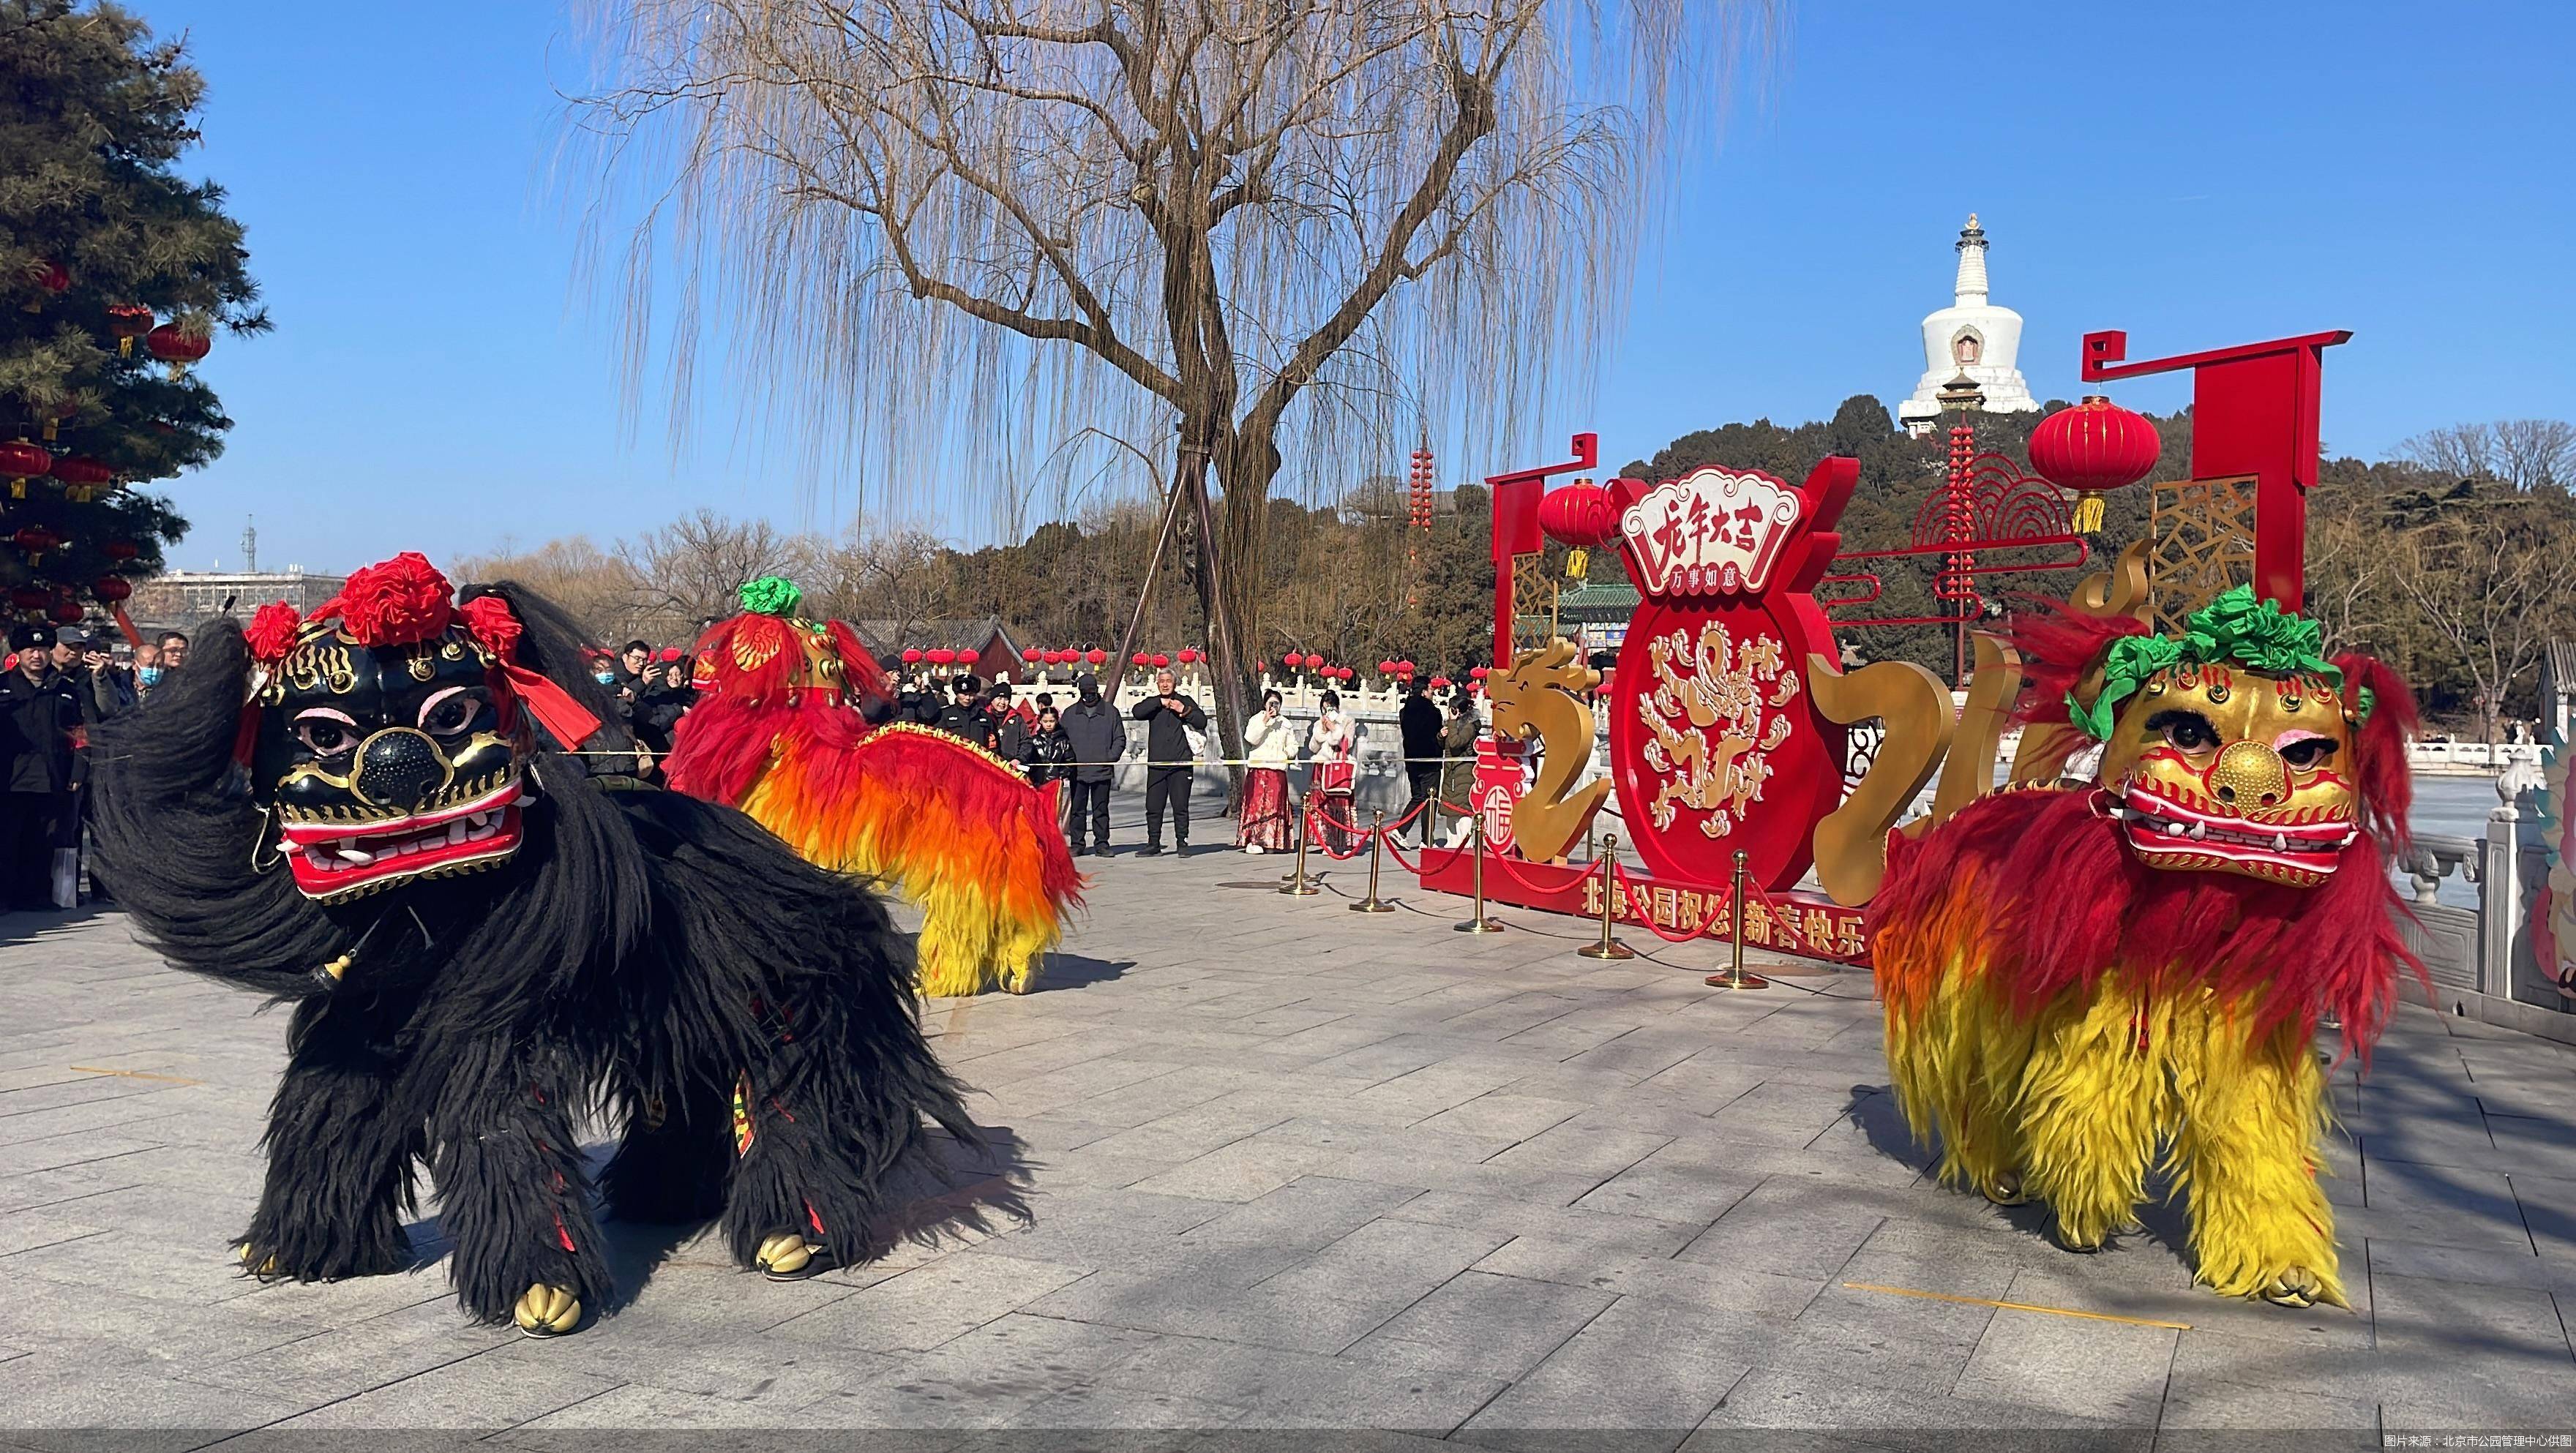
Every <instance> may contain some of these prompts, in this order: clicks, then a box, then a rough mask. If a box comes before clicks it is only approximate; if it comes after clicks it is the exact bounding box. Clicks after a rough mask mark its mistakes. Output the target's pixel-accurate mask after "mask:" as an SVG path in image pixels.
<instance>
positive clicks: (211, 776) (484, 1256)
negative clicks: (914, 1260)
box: [92, 584, 975, 1322]
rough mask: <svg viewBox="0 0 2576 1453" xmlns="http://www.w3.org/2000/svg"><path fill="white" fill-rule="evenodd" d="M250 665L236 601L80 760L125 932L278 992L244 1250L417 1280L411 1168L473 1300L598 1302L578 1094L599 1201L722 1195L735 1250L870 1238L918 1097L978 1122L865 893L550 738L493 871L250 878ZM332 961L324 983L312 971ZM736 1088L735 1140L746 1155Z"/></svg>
mask: <svg viewBox="0 0 2576 1453" xmlns="http://www.w3.org/2000/svg"><path fill="white" fill-rule="evenodd" d="M490 589H492V590H494V591H495V592H497V593H500V594H503V595H505V596H506V597H508V598H509V599H510V601H511V603H512V605H513V607H514V609H515V610H516V611H517V613H518V615H519V617H520V619H521V620H522V621H523V622H524V623H525V625H526V628H527V634H526V635H525V637H523V638H522V640H521V643H520V647H519V659H520V661H521V663H522V664H525V665H528V666H531V667H533V668H535V669H536V670H539V671H541V672H543V673H544V674H546V675H547V676H549V677H550V678H552V679H553V680H555V681H556V682H557V683H558V684H560V685H562V686H564V687H565V688H566V689H567V690H568V691H570V692H572V693H573V694H574V695H575V696H576V698H577V699H581V700H583V701H585V703H586V704H590V705H592V706H593V707H594V709H595V710H596V711H597V714H598V715H599V716H600V717H601V719H602V720H610V719H613V718H612V714H611V712H610V711H609V710H607V709H606V704H605V703H604V702H601V701H600V700H599V696H598V694H597V693H596V692H595V690H594V689H593V686H592V683H591V681H590V679H589V678H588V676H587V675H586V674H585V673H584V672H583V670H582V667H581V660H580V656H579V646H578V638H577V635H576V634H575V632H574V630H573V628H572V627H571V625H570V623H569V622H568V621H567V620H566V619H565V618H564V617H563V616H562V615H561V614H560V613H558V612H556V611H555V610H554V609H552V608H551V607H549V606H547V605H546V604H545V603H544V602H542V601H541V600H538V599H536V598H535V597H533V596H531V595H529V594H527V593H526V592H524V591H522V590H519V589H517V588H515V587H512V586H509V585H506V584H505V585H502V586H498V587H490ZM478 593H481V591H480V590H469V591H467V592H466V594H467V595H468V596H471V595H474V594H478ZM249 664H250V663H249V654H248V650H247V648H246V647H245V645H244V643H243V639H242V634H241V631H240V630H239V629H238V628H237V627H236V626H235V625H234V624H233V623H232V622H230V621H217V622H215V623H214V624H212V625H210V626H208V627H206V628H205V629H204V630H202V631H201V632H199V633H198V635H197V638H196V640H195V642H194V643H193V645H192V648H191V651H190V655H189V659H188V664H187V666H186V667H185V668H184V669H182V670H179V671H176V672H173V673H171V674H170V675H169V676H167V677H165V678H164V684H163V685H162V686H161V687H160V689H159V690H157V691H155V692H154V693H153V695H152V697H151V698H150V700H149V702H148V704H147V705H146V706H145V708H144V709H143V710H141V711H139V712H135V713H132V714H130V715H129V716H128V717H126V718H124V719H121V720H119V721H116V722H113V723H110V724H108V725H107V726H105V727H103V728H102V729H101V730H100V731H99V732H98V733H97V736H96V740H95V746H94V749H93V753H92V756H93V781H94V782H95V783H96V789H97V800H96V831H97V836H98V845H99V849H100V857H101V859H102V862H103V866H104V870H105V873H106V876H107V878H108V881H109V882H110V883H111V884H112V885H113V887H114V889H115V891H116V895H117V898H118V901H119V902H121V903H122V904H124V905H125V907H126V909H127V910H128V912H130V913H131V914H132V915H133V918H134V920H135V922H136V924H137V925H138V927H139V931H140V934H141V936H142V937H143V938H144V940H145V941H146V942H147V943H148V944H149V945H150V946H151V947H153V948H155V949H156V950H158V951H159V952H161V953H162V954H163V955H165V956H166V957H167V958H168V959H169V960H170V961H171V962H172V963H173V964H175V965H177V966H179V967H180V968H183V969H188V970H191V971H193V972H197V973H201V974H206V975H209V976H212V977H214V978H218V979H222V980H225V981H227V982H230V983H234V984H238V985H240V986H242V987H244V988H248V989H251V990H255V991H257V992H260V993H262V994H265V995H268V996H270V997H272V998H275V999H279V1000H286V1001H291V1002H292V1003H293V1005H294V1010H293V1020H292V1025H291V1028H290V1029H289V1032H288V1043H289V1046H290V1051H291V1054H290V1060H289V1063H288V1065H287V1069H286V1072H285V1076H284V1079H283V1080H282V1082H281V1083H280V1084H279V1086H278V1091H277V1098H276V1101H275V1103H274V1105H273V1106H272V1107H271V1110H270V1114H269V1128H268V1135H267V1141H266V1143H267V1148H268V1155H269V1171H268V1180H267V1186H266V1189H265V1190H264V1191H263V1192H262V1194H261V1196H260V1201H259V1206H258V1209H257V1210H256V1211H255V1212H254V1213H253V1215H252V1217H251V1222H250V1226H249V1229H248V1230H246V1231H245V1232H244V1233H243V1235H242V1238H241V1242H242V1245H243V1246H244V1247H245V1248H246V1254H245V1260H246V1261H247V1262H248V1263H249V1264H250V1265H251V1266H253V1267H259V1266H261V1265H262V1264H263V1263H265V1262H267V1261H268V1260H269V1259H270V1258H274V1270H273V1272H272V1273H271V1274H272V1275H276V1276H280V1277H288V1278H293V1279H296V1280H300V1281H317V1280H328V1279H332V1278H337V1277H345V1276H360V1275H367V1274H370V1273H378V1272H390V1271H397V1270H401V1269H403V1268H404V1267H405V1266H407V1265H408V1264H409V1261H410V1253H409V1249H408V1244H407V1241H406V1238H405V1235H404V1230H403V1222H402V1216H403V1213H404V1212H405V1211H407V1210H408V1209H410V1207H411V1205H412V1180H413V1175H414V1169H415V1166H416V1165H417V1164H419V1163H422V1162H425V1163H426V1164H427V1166H428V1168H429V1171H430V1174H431V1177H432V1179H433V1180H434V1182H435V1184H436V1186H437V1189H438V1194H439V1198H440V1201H441V1203H442V1206H443V1213H444V1224H445V1229H446V1231H447V1232H448V1233H449V1235H450V1236H451V1237H452V1238H453V1241H454V1244H455V1258H454V1268H453V1270H454V1277H455V1283H456V1287H457V1292H458V1295H459V1298H460V1300H461V1301H462V1302H463V1304H464V1307H465V1309H466V1311H468V1312H469V1313H471V1314H472V1315H473V1316H475V1317H476V1318H478V1319H481V1320H484V1321H495V1322H497V1321H506V1320H508V1319H509V1318H510V1316H511V1310H512V1307H513V1305H514V1304H515V1303H516V1302H517V1300H518V1298H519V1297H520V1295H521V1294H522V1293H524V1292H526V1291H527V1290H528V1289H529V1288H530V1287H531V1286H533V1285H536V1284H538V1283H545V1284H550V1285H556V1286H564V1287H569V1288H571V1289H572V1290H573V1291H574V1292H575V1294H576V1295H578V1296H579V1297H581V1299H582V1301H583V1303H584V1305H585V1306H587V1307H590V1308H593V1309H597V1308H601V1307H604V1306H606V1305H609V1301H610V1296H609V1294H610V1290H611V1288H610V1282H609V1271H608V1265H607V1262H606V1260H605V1259H604V1258H603V1256H602V1248H601V1246H600V1239H599V1232H598V1228H597V1225H596V1222H595V1219H594V1215H593V1211H592V1207H591V1201H592V1197H591V1186H590V1184H589V1178H588V1176H587V1174H586V1173H585V1170H584V1167H583V1161H582V1156H581V1153H580V1149H579V1146H578V1144H577V1141H576V1126H577V1124H578V1123H579V1119H580V1117H581V1116H582V1115H583V1114H584V1113H585V1112H587V1111H589V1110H591V1109H593V1108H602V1109H605V1110H607V1111H608V1112H610V1113H611V1114H612V1115H613V1116H615V1117H616V1118H617V1119H619V1120H622V1122H623V1124H624V1127H625V1129H624V1139H623V1142H622V1144H621V1145H620V1146H619V1148H618V1151H617V1153H616V1156H615V1158H614V1160H613V1161H612V1162H611V1163H610V1165H609V1167H608V1169H607V1172H606V1175H605V1177H604V1182H605V1184H604V1190H605V1192H606V1196H607V1201H608V1204H609V1206H610V1207H611V1208H612V1209H613V1210H614V1211H615V1212H616V1213H618V1214H620V1215H623V1216H627V1217H631V1218H637V1219H652V1220H693V1219H704V1218H707V1217H710V1216H715V1215H721V1216H722V1218H723V1225H724V1231H725V1235H726V1238H727V1240H728V1242H729V1244H730V1246H731V1248H732V1250H733V1253H734V1255H735V1257H736V1258H737V1259H738V1260H740V1261H742V1262H743V1264H745V1265H746V1266H748V1265H750V1264H751V1258H752V1254H753V1252H754V1250H755V1249H756V1248H757V1246H758V1245H759V1243H760V1241H761V1240H762V1239H763V1238H764V1237H766V1236H769V1235H773V1234H776V1233H779V1232H783V1231H799V1232H803V1233H805V1234H807V1235H808V1236H810V1237H812V1239H814V1240H817V1241H821V1242H825V1243H828V1244H829V1246H830V1247H831V1249H832V1252H833V1254H834V1255H835V1256H837V1257H838V1258H839V1259H841V1260H842V1261H843V1262H845V1263H846V1262H852V1261H857V1260H860V1259H863V1258H864V1257H865V1256H866V1255H867V1254H868V1253H869V1251H870V1249H871V1245H870V1238H871V1223H872V1222H874V1221H875V1220H876V1219H877V1217H878V1216H879V1214H880V1212H881V1211H882V1210H884V1209H886V1208H884V1207H883V1206H881V1205H880V1190H879V1188H880V1187H881V1186H882V1185H883V1184H884V1182H885V1178H886V1174H887V1172H888V1170H889V1169H890V1168H891V1167H893V1166H894V1165H895V1163H896V1162H897V1161H898V1160H900V1159H901V1158H902V1157H903V1156H904V1155H905V1154H906V1152H907V1151H909V1150H910V1149H912V1148H913V1146H914V1145H915V1143H916V1141H917V1140H918V1138H919V1136H920V1133H921V1117H923V1116H924V1115H927V1116H929V1117H931V1118H932V1119H935V1120H937V1121H938V1122H939V1123H940V1124H942V1125H944V1126H946V1127H947V1128H948V1129H949V1130H950V1131H951V1132H952V1133H954V1134H956V1135H958V1136H960V1137H961V1138H966V1139H972V1138H974V1135H975V1132H974V1128H973V1126H972V1125H971V1123H970V1122H969V1121H968V1119H967V1116H966V1113H965V1111H964V1109H963V1108H962V1107H961V1106H960V1104H959V1102H958V1095H957V1090H956V1087H955V1085H954V1084H953V1083H952V1082H951V1081H950V1079H949V1077H948V1075H947V1074H946V1072H945V1071H944V1070H942V1069H941V1068H940V1066H939V1064H938V1062H937V1061H936V1060H935V1059H934V1058H933V1057H932V1055H931V1052H930V1049H929V1047H928V1045H927V1044H926V1043H925V1041H924V1039H923V1036H922V1033H921V1029H920V1025H919V1022H918V1020H917V1018H916V1015H915V1009H914V1001H913V998H912V994H911V989H910V984H911V979H912V963H911V951H910V947H909V944H908V941H907V940H906V939H904V938H903V937H902V936H900V935H899V934H898V933H897V932H896V931H895V930H894V928H893V927H892V925H891V924H890V923H889V921H888V919H887V916H886V913H885V910H884V908H883V907H882V906H880V904H879V903H878V902H877V900H876V899H875V898H874V897H873V896H872V895H870V894H869V893H868V892H867V891H866V890H865V889H863V888H861V887H859V886H856V885H855V884H853V883H851V882H850V881H848V880H846V879H843V878H840V877H838V876H835V875H832V874H829V873H825V872H823V871H821V870H819V869H816V868H814V867H812V866H810V865H809V864H807V863H806V862H804V861H803V860H802V859H800V858H798V857H797V856H796V855H795V854H794V853H793V852H791V851H789V850H788V849H787V848H786V847H784V846H782V845H781V844H780V843H779V842H778V841H777V839H775V838H773V837H771V836H770V835H769V834H768V833H766V832H764V831H763V830H762V829H761V828H760V827H759V825H757V824H756V823H754V822H753V821H752V820H751V819H749V818H747V817H745V816H743V815H742V814H741V813H739V812H736V811H734V810H733V809H731V808H726V807H719V806H714V805H711V804H709V803H705V802H701V801H698V800H696V799H694V798H690V797H685V796H682V795H680V794H678V793H672V792H663V791H658V790H653V789H649V788H639V787H635V786H633V785H632V784H631V782H628V783H621V782H618V781H617V779H603V780H598V781H595V780H594V779H593V778H592V776H591V774H590V773H589V772H588V771H586V770H585V768H584V766H583V762H582V759H579V758H576V757H572V756H569V755H565V754H563V753H560V752H554V751H541V752H539V753H537V754H536V755H535V756H534V757H533V758H532V759H531V769H530V772H529V777H530V780H531V782H532V784H533V786H534V789H535V791H536V793H537V800H536V801H535V802H533V803H531V804H530V805H529V806H528V807H527V809H526V810H525V814H524V820H525V825H526V836H525V841H524V843H523V845H522V846H521V847H520V849H519V851H518V852H517V853H516V854H515V855H514V856H512V857H511V858H510V859H509V860H508V861H507V862H506V863H504V864H503V865H502V866H500V867H497V868H494V869H490V870H487V871H484V872H480V873H473V874H468V875H464V876H459V877H454V878H448V879H441V880H435V881H421V882H414V883H411V884H409V885H405V886H399V887H396V888H393V889H391V890H388V891H386V892H383V893H379V894H377V895H374V896H371V897H365V898H360V899H358V900H356V901H354V902H351V903H348V904H345V905H335V906H330V907H324V906H321V905H317V904H315V903H313V902H311V901H310V900H308V899H306V898H305V897H304V896H303V895H302V894H300V893H299V892H297V891H296V889H295V886H294V884H293V882H292V881H291V880H290V879H289V876H288V874H287V873H286V871H285V870H284V869H283V868H282V867H278V866H275V865H273V864H270V865H267V870H266V871H261V870H259V869H258V868H256V867H254V864H253V857H254V853H255V852H257V851H260V850H261V847H262V843H263V837H262V828H263V826H264V818H263V815H262V811H261V809H260V807H259V806H258V805H257V803H256V802H255V801H254V798H253V795H252V790H251V784H250V782H249V781H248V780H247V774H246V773H245V772H244V771H243V770H242V769H240V768H239V767H236V766H235V765H234V762H233V756H232V753H233V744H234V740H235V733H236V728H237V725H238V722H239V719H240V713H241V703H242V700H243V691H244V687H245V684H246V681H247V676H248V670H249ZM592 745H593V746H594V747H597V746H599V745H602V744H601V743H598V742H594V743H593V744H592ZM343 954H348V955H351V956H352V957H353V963H352V966H351V967H349V968H348V969H347V971H346V973H345V976H344V977H343V978H342V979H340V980H339V981H337V982H334V981H333V980H332V979H331V978H330V977H329V976H328V975H327V974H325V973H324V972H322V966H323V965H324V964H326V963H328V962H330V961H331V960H333V959H335V958H337V957H339V956H341V955H343ZM738 1081H739V1082H740V1083H742V1084H745V1085H747V1086H748V1088H749V1091H750V1093H749V1095H748V1097H747V1102H748V1103H747V1106H746V1108H747V1110H748V1113H749V1116H750V1120H751V1123H752V1126H753V1130H754V1139H753V1141H752V1143H751V1146H750V1148H749V1150H748V1152H747V1153H745V1154H743V1155H741V1156H739V1157H738V1156H737V1155H736V1154H735V1145H734V1128H733V1114H734V1108H733V1107H734V1097H735V1089H736V1085H737V1082H738Z"/></svg>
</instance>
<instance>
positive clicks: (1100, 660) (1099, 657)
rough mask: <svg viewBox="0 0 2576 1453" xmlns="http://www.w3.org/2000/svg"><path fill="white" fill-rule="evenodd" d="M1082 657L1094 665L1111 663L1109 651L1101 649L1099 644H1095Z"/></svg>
mask: <svg viewBox="0 0 2576 1453" xmlns="http://www.w3.org/2000/svg"><path fill="white" fill-rule="evenodd" d="M1082 659H1083V660H1085V661H1088V662H1090V663H1091V664H1092V665H1094V666H1106V665H1108V664H1109V653H1108V652H1107V651H1104V650H1102V649H1100V648H1099V647H1098V646H1094V647H1092V648H1091V649H1090V650H1089V651H1088V652H1086V653H1085V654H1084V655H1083V658H1082Z"/></svg>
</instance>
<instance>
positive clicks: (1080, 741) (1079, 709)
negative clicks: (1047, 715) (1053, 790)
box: [1062, 671, 1127, 858]
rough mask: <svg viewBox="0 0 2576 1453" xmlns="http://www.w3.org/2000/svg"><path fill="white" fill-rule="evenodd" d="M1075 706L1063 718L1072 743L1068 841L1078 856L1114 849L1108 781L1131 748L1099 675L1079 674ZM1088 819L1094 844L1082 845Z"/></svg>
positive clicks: (1066, 817)
mask: <svg viewBox="0 0 2576 1453" xmlns="http://www.w3.org/2000/svg"><path fill="white" fill-rule="evenodd" d="M1073 685H1074V700H1073V705H1071V706H1069V707H1067V708H1065V712H1064V716H1063V718H1062V726H1063V730H1064V736H1065V740H1066V741H1068V742H1070V743H1071V744H1072V746H1073V768H1072V774H1071V776H1070V778H1069V779H1068V781H1067V784H1066V786H1067V791H1066V794H1065V812H1064V837H1065V842H1066V843H1067V844H1068V845H1069V846H1071V847H1072V849H1073V855H1074V856H1075V857H1077V858H1079V857H1082V856H1083V855H1085V854H1086V853H1098V854H1100V855H1101V856H1103V857H1106V856H1107V855H1108V853H1109V782H1110V778H1111V776H1112V775H1113V773H1114V771H1115V769H1116V768H1117V765H1118V759H1119V758H1120V757H1122V756H1124V755H1126V752H1127V724H1126V723H1125V722H1123V721H1121V720H1119V718H1118V709H1117V708H1116V707H1114V706H1111V705H1110V704H1109V703H1108V701H1107V700H1105V699H1103V698H1102V696H1101V694H1100V678H1099V677H1097V676H1094V675H1092V674H1091V673H1090V672H1088V671H1085V672H1083V673H1082V674H1081V675H1080V676H1077V677H1075V678H1074V682H1073ZM1086 818H1087V819H1088V821H1089V824H1090V829H1091V836H1090V841H1091V843H1092V846H1089V847H1085V846H1084V845H1083V843H1084V839H1083V826H1084V822H1085V820H1086Z"/></svg>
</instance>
